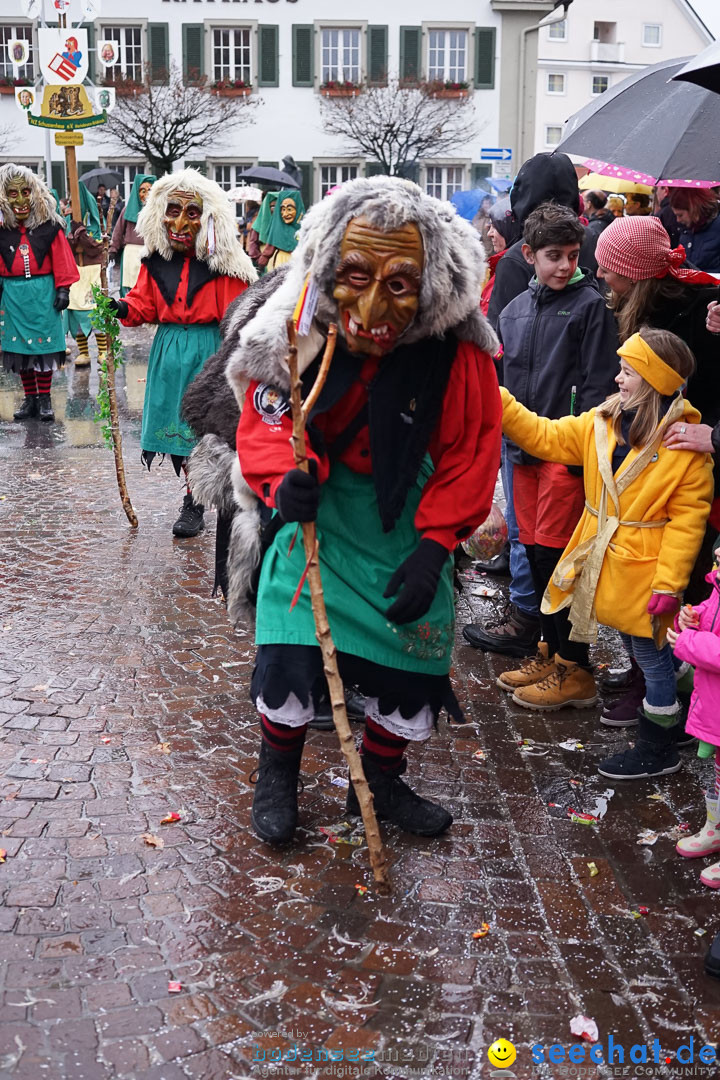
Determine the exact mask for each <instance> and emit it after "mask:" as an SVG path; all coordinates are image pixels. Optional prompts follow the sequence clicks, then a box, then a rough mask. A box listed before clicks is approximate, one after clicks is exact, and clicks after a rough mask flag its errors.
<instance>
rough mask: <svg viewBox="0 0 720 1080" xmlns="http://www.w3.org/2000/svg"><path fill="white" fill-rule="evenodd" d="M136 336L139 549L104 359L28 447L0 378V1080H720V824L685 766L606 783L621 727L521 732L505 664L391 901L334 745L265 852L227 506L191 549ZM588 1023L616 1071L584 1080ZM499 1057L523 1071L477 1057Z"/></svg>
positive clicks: (418, 762)
mask: <svg viewBox="0 0 720 1080" xmlns="http://www.w3.org/2000/svg"><path fill="white" fill-rule="evenodd" d="M127 337H128V341H129V344H130V348H129V352H128V364H127V367H126V369H125V372H124V378H123V376H122V375H121V376H120V377H119V379H118V382H119V384H122V383H123V382H125V384H126V389H124V390H122V392H121V397H122V401H123V416H124V421H123V429H124V434H125V438H126V448H125V449H126V453H125V460H126V468H127V475H128V484H129V488H130V493H131V496H132V499H133V501H134V504H135V508H136V510H137V514H138V517H139V519H140V527H139V529H138V530H137V531H133V530H131V529H130V528H129V527H128V524H127V521H126V519H125V516H124V514H123V511H122V508H121V506H120V502H119V498H118V496H117V491H116V487H115V479H114V468H113V460H112V454H111V453H110V452H109V451H108V450H106V449H104V448H103V447H102V446H101V445H100V437H99V432H98V429H97V427H96V426H95V425H94V423H93V421H92V413H93V410H94V405H93V398H94V394H95V392H96V389H97V379H96V374H95V363H94V362H93V369H92V371H91V372H90V373H88V372H87V371H73V368H72V366H70V367H69V368H68V369H67V374H63V375H61V376H59V377H56V380H55V386H54V388H53V401H54V405H55V409H56V412H57V414H58V422H57V423H56V424H55V425H41V424H39V423H38V422H32V423H29V424H25V425H20V424H14V423H12V421H11V417H12V410H13V408H14V407H16V405H17V404H18V403H19V399H20V393H19V387H18V385H17V382H16V381H15V380H14V379H12V378H7V377H2V378H1V379H0V537H1V540H0V542H1V545H2V546H1V548H0V551H1V552H2V556H1V559H0V586H1V588H2V594H1V595H2V600H1V602H0V725H1V730H0V763H1V766H2V773H3V783H2V796H3V801H2V802H1V803H0V833H1V834H2V835H1V836H0V847H2V848H4V849H5V850H6V851H7V858H6V861H5V862H4V864H2V865H0V890H1V895H2V906H0V930H1V931H2V935H1V937H0V959H1V961H2V967H1V970H0V976H1V978H2V984H1V987H0V989H1V993H2V996H1V998H0V1021H1V1024H0V1077H13V1078H18V1080H19V1078H26V1080H38V1078H42V1077H50V1078H53V1080H59V1078H61V1080H65V1078H67V1080H116V1078H118V1080H123V1078H135V1077H142V1078H147V1080H151V1078H152V1080H161V1078H162V1080H189V1078H197V1080H241V1078H246V1077H252V1078H255V1077H262V1076H277V1077H280V1076H282V1077H286V1076H302V1077H308V1078H311V1077H321V1076H337V1077H348V1076H354V1075H366V1076H378V1077H385V1078H390V1077H398V1078H400V1077H410V1076H420V1077H425V1076H427V1077H433V1076H449V1077H453V1078H457V1080H466V1078H467V1080H474V1078H485V1077H489V1076H497V1077H516V1078H518V1080H529V1078H535V1077H537V1078H544V1080H548V1078H551V1080H556V1078H560V1077H566V1076H573V1077H575V1076H577V1077H580V1076H587V1077H597V1076H630V1077H636V1076H638V1077H639V1076H643V1077H655V1078H658V1077H661V1076H663V1077H671V1076H674V1077H680V1076H683V1077H684V1076H691V1075H692V1076H706V1077H708V1078H710V1077H716V1076H717V1075H718V1073H719V1071H720V1070H719V1069H718V1066H713V1065H703V1064H699V1063H698V1056H697V1051H698V1049H699V1047H701V1046H702V1045H704V1044H706V1043H711V1044H713V1045H714V1044H715V1043H716V1042H717V1040H718V1038H719V1037H720V982H716V981H714V980H712V979H709V978H708V977H707V976H705V975H704V974H703V971H702V956H703V953H704V952H705V950H706V948H707V946H708V943H709V941H710V940H711V939H712V936H713V935H714V933H715V932H716V931H717V930H720V906H719V904H720V899H719V898H718V897H717V896H716V895H715V894H714V893H713V892H712V891H711V890H709V889H707V888H705V887H703V886H702V885H701V884H700V882H699V873H700V871H701V869H702V868H703V866H704V865H706V864H707V862H708V861H709V860H685V859H682V858H680V857H678V856H677V855H675V853H674V845H675V842H676V838H677V836H680V835H683V832H682V830H681V828H680V827H681V826H684V825H687V824H689V825H690V827H691V829H692V830H695V829H696V828H697V827H699V825H700V824H701V823H702V820H704V809H703V794H702V791H703V781H704V780H706V779H707V773H706V771H705V767H702V768H701V767H700V766H699V765H698V764H697V762H696V760H694V759H693V757H692V751H684V752H683V753H684V756H685V760H686V763H687V765H686V768H685V769H684V770H683V771H682V772H681V773H679V774H677V775H676V776H673V777H670V778H668V779H667V780H664V781H662V782H660V781H658V782H649V781H648V782H640V783H632V784H626V785H625V786H623V785H622V784H619V783H618V784H614V783H612V782H610V781H607V780H603V779H602V778H601V777H599V776H598V775H597V773H596V772H595V769H594V764H595V762H596V761H597V760H599V758H600V756H604V755H605V754H606V753H607V751H608V750H610V749H611V748H612V747H613V746H614V745H616V744H618V743H621V742H622V740H623V735H622V732H620V733H618V732H612V731H609V730H608V729H603V728H602V727H601V726H600V725H599V724H598V714H599V710H587V711H584V712H577V713H564V714H555V715H552V714H551V715H546V716H537V715H534V714H529V713H526V712H524V711H523V710H521V709H519V708H516V707H515V706H512V705H510V704H509V702H508V699H507V698H506V697H505V695H503V694H502V693H501V691H500V690H499V689H498V688H497V687H496V685H495V681H494V680H495V676H496V675H497V673H498V672H499V671H501V670H502V669H503V668H504V667H510V666H512V663H511V662H509V661H504V660H503V659H502V658H499V657H487V656H484V655H483V654H479V653H476V652H474V651H473V650H472V649H470V648H468V647H467V646H465V645H462V644H458V647H457V651H456V666H455V682H456V687H457V691H458V695H459V697H460V699H461V701H462V703H463V705H464V706H465V708H466V710H467V718H468V721H469V723H468V724H466V725H465V726H463V727H457V726H452V727H450V726H448V724H446V723H445V721H444V720H443V721H441V722H440V726H439V730H438V732H437V734H436V735H435V736H434V737H433V738H432V739H431V740H430V742H429V743H428V744H427V745H425V746H423V747H420V748H416V749H415V750H414V751H413V752H412V754H411V757H410V769H409V777H410V780H411V783H412V784H413V785H414V786H416V787H417V789H418V790H420V791H421V792H422V793H424V794H426V795H428V796H431V797H434V798H437V799H440V800H441V801H443V803H444V804H445V805H446V806H448V807H449V808H450V809H451V810H452V812H453V814H454V816H455V824H454V825H453V827H452V829H451V830H450V832H449V833H448V834H447V835H446V836H444V837H442V838H439V839H435V840H428V839H416V838H412V837H410V836H407V835H403V834H400V833H398V832H397V831H396V830H394V829H385V830H384V835H385V838H386V841H387V847H388V853H389V856H390V860H391V863H392V879H393V885H394V894H393V896H392V897H389V898H380V897H378V896H376V895H375V894H374V892H373V889H372V881H371V876H370V874H369V871H368V867H367V857H366V850H365V848H364V847H363V846H362V845H352V844H349V843H341V844H332V843H329V842H328V838H327V837H326V836H325V835H324V834H323V833H322V832H320V831H319V830H320V828H321V827H326V826H329V825H336V824H338V823H339V822H341V821H342V820H343V806H344V794H345V792H344V788H343V786H342V781H343V778H344V769H343V767H342V765H341V755H340V753H339V751H338V749H337V746H336V740H335V737H334V735H333V734H332V733H314V734H312V735H311V737H310V738H309V740H308V745H307V748H306V752H305V756H304V760H303V776H304V784H305V788H304V792H303V794H302V796H301V826H302V827H301V830H300V832H299V834H298V841H297V843H296V844H295V845H293V846H292V847H288V848H286V849H283V850H280V851H274V850H272V849H271V848H269V847H268V846H266V845H264V844H263V843H261V842H260V841H259V840H257V839H256V838H255V837H254V835H253V834H252V832H251V831H250V829H249V824H248V810H249V805H250V801H251V797H252V787H251V786H250V784H249V783H248V776H249V774H250V772H251V770H252V768H253V766H254V762H255V754H256V750H257V745H258V737H259V735H258V725H257V722H256V718H255V715H254V711H253V709H252V707H251V706H250V703H249V701H248V683H249V676H250V671H251V664H252V655H253V648H252V635H251V633H250V632H248V631H243V630H241V631H237V632H233V631H232V630H231V629H230V627H229V625H228V623H227V620H226V618H225V613H224V608H223V606H222V604H221V603H220V602H219V601H217V600H212V599H211V598H210V592H211V587H212V578H213V532H214V514H213V513H210V514H208V515H207V518H208V528H207V529H206V531H205V533H204V534H202V535H201V536H200V537H198V538H197V539H195V540H190V541H175V540H173V538H172V536H171V533H170V527H171V524H172V522H173V520H174V518H175V516H176V513H177V509H178V507H179V505H180V502H181V500H182V490H181V489H180V487H179V485H178V481H177V480H176V478H175V476H174V473H173V472H172V469H171V467H170V465H169V463H168V465H167V466H166V467H164V468H162V469H160V470H157V469H156V470H154V472H153V473H152V474H148V473H147V472H145V471H143V470H142V469H141V467H140V464H139V449H138V443H137V436H138V431H139V415H140V408H141V405H142V393H143V389H144V381H143V380H144V376H145V369H144V363H143V361H144V360H145V358H146V355H147V347H148V334H147V332H146V331H142V332H128V334H127ZM92 348H93V346H91V349H92ZM470 603H472V604H473V605H475V607H474V611H475V617H476V618H477V617H479V616H480V615H481V614H487V615H489V614H491V613H492V610H493V607H494V605H495V603H496V600H480V599H475V598H469V597H468V596H467V594H465V595H464V596H463V597H462V598H461V599H460V601H459V612H458V615H459V618H458V623H459V625H462V624H463V623H464V622H466V621H468V620H469V618H470V616H471V608H470V606H469V605H470ZM613 648H614V645H613V642H612V640H611V639H607V640H606V641H605V642H604V644H603V646H602V647H601V648H600V649H599V650H598V652H597V655H596V659H597V660H599V661H601V660H608V659H609V658H610V656H611V654H612V650H613ZM358 731H359V729H358ZM523 739H527V740H532V741H533V744H534V745H531V746H530V747H529V748H528V747H526V748H525V749H522V748H521V746H520V743H522V740H523ZM578 742H579V743H580V746H578V745H577V743H578ZM560 743H565V744H566V746H565V747H564V748H563V747H560V746H559V745H558V744H560ZM478 750H482V751H484V756H482V757H480V758H478V757H476V752H477V751H478ZM334 781H338V782H334ZM568 809H574V810H577V811H585V812H590V813H592V814H594V815H595V816H598V817H600V816H601V815H602V816H601V817H600V820H599V821H598V822H597V823H596V824H591V825H586V824H581V823H579V822H574V821H571V820H570V818H569V817H568ZM172 812H177V813H179V815H180V820H179V821H178V822H171V823H168V824H162V819H163V818H164V817H166V816H168V815H169V814H170V813H172ZM643 830H647V831H648V832H649V833H650V834H651V835H650V836H647V834H643V835H645V837H646V838H647V839H650V840H651V841H652V842H651V843H650V844H643V845H641V844H639V843H638V840H639V839H640V838H641V837H640V834H641V833H643ZM595 870H597V873H595ZM357 885H362V886H368V887H369V890H368V892H367V893H366V894H365V895H363V894H362V893H361V892H359V891H358V889H357V888H356V886H357ZM640 908H647V909H648V910H647V913H646V914H645V913H643V914H641V913H640V911H639V909H640ZM482 923H487V924H488V926H489V931H488V933H487V934H486V936H484V937H474V936H473V935H474V933H475V932H476V931H478V929H479V928H480V927H481V924H482ZM701 930H704V931H705V933H704V934H703V935H702V936H699V931H701ZM173 983H177V984H179V989H178V988H177V987H173V986H172V984H173ZM578 1014H584V1015H585V1016H587V1017H589V1018H591V1019H594V1020H595V1022H596V1023H597V1026H598V1030H599V1040H600V1041H601V1042H602V1043H603V1044H607V1040H608V1037H609V1036H610V1035H612V1037H613V1039H614V1042H615V1044H616V1046H617V1044H620V1046H621V1047H623V1048H624V1062H623V1064H622V1065H621V1064H616V1065H615V1066H614V1068H612V1069H611V1068H609V1067H607V1066H605V1065H598V1064H594V1063H590V1062H588V1060H587V1057H586V1059H585V1062H584V1063H583V1064H580V1063H579V1061H580V1060H581V1059H580V1058H579V1053H580V1051H579V1050H576V1051H574V1058H575V1062H576V1063H575V1064H571V1065H568V1064H567V1060H566V1061H565V1063H564V1064H563V1063H562V1058H561V1057H560V1054H561V1053H562V1052H563V1051H562V1048H565V1049H567V1048H569V1047H571V1046H576V1047H581V1046H582V1045H583V1044H581V1043H580V1041H579V1040H576V1039H574V1038H573V1036H572V1035H571V1033H570V1020H571V1019H572V1018H573V1017H574V1016H576V1015H578ZM691 1036H692V1037H693V1038H694V1051H695V1064H694V1065H690V1064H681V1063H680V1062H679V1061H678V1060H677V1058H676V1054H677V1051H678V1049H679V1048H680V1047H681V1046H683V1045H687V1044H689V1041H690V1038H691ZM500 1037H504V1038H506V1039H509V1040H511V1041H512V1042H513V1043H514V1045H515V1048H516V1050H517V1058H516V1060H515V1062H514V1063H513V1064H512V1065H511V1066H510V1067H509V1068H495V1067H494V1066H493V1065H492V1064H491V1063H490V1062H489V1060H488V1058H487V1050H488V1047H489V1046H490V1045H491V1044H492V1043H493V1042H494V1041H495V1040H496V1039H498V1038H500ZM655 1039H657V1040H658V1043H657V1044H655V1045H656V1048H657V1049H658V1050H659V1051H661V1053H660V1054H659V1058H658V1062H657V1063H655V1057H656V1056H657V1055H654V1051H653V1040H655ZM536 1044H542V1046H544V1047H545V1050H544V1052H543V1053H544V1059H545V1061H546V1062H547V1061H549V1060H550V1059H549V1057H548V1050H547V1048H548V1047H549V1046H550V1045H551V1044H559V1049H558V1050H557V1051H555V1052H554V1063H552V1064H542V1065H534V1064H533V1062H532V1060H531V1050H530V1047H531V1046H533V1045H536ZM633 1044H638V1045H641V1046H645V1045H647V1046H648V1047H649V1051H648V1054H647V1062H649V1064H641V1065H639V1064H630V1058H629V1052H630V1047H631V1046H632V1045H633ZM584 1045H585V1046H586V1047H587V1046H588V1044H587V1043H585V1044H584ZM539 1054H540V1051H538V1050H536V1051H535V1056H536V1057H538V1056H539ZM619 1056H620V1055H619V1051H616V1053H615V1061H616V1062H619ZM683 1057H687V1053H685V1054H683V1053H682V1052H681V1054H680V1059H681V1060H682V1058H683ZM278 1059H282V1062H281V1063H280V1064H278V1063H277V1062H278ZM666 1059H668V1060H667V1061H666ZM635 1060H636V1061H638V1060H639V1061H641V1062H642V1060H643V1059H642V1056H641V1055H640V1052H639V1051H638V1056H637V1057H636V1059H635ZM358 1062H359V1063H360V1064H358ZM363 1070H364V1071H363Z"/></svg>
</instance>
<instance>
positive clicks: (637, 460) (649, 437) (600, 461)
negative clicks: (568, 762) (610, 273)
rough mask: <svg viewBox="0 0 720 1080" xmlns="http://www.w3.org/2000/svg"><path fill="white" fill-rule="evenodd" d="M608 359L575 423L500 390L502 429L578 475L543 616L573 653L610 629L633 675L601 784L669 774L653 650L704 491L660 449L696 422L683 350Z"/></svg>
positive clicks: (661, 657) (673, 345) (668, 674)
mask: <svg viewBox="0 0 720 1080" xmlns="http://www.w3.org/2000/svg"><path fill="white" fill-rule="evenodd" d="M658 224H659V222H658ZM610 228H612V226H610ZM660 228H662V226H661V225H660ZM603 235H604V234H603ZM618 355H619V356H620V358H621V363H620V372H619V374H618V375H617V377H616V380H615V381H616V382H617V384H618V387H619V392H618V393H617V394H615V395H613V396H612V397H611V398H609V399H608V400H607V401H606V402H605V403H604V404H603V405H600V406H599V407H598V408H595V409H591V410H590V411H589V412H585V413H583V414H582V415H581V416H566V417H563V418H562V419H559V420H548V419H546V418H545V417H539V416H536V415H535V414H534V413H532V412H530V411H529V410H528V409H526V408H524V406H522V405H520V404H519V403H518V402H517V401H516V400H515V399H514V398H513V397H512V395H511V394H509V393H508V392H507V391H506V390H502V395H503V430H504V431H505V432H506V433H507V434H508V435H509V436H510V438H511V439H512V440H513V441H514V442H516V443H517V444H518V445H519V446H521V447H522V448H523V449H524V450H526V451H527V452H528V453H532V454H534V455H536V456H538V457H541V458H542V459H543V460H545V461H557V462H562V463H564V464H566V465H582V466H583V470H584V474H583V475H584V483H585V499H586V504H585V511H584V513H583V515H582V517H581V519H580V521H579V523H578V526H577V528H576V529H575V532H574V533H573V536H572V539H571V540H570V542H569V544H568V546H567V548H566V549H565V552H564V553H563V556H562V558H561V559H560V562H559V563H558V565H557V567H556V569H555V572H554V573H553V576H552V579H551V581H550V584H549V585H548V588H547V591H546V593H545V597H544V599H543V611H546V612H548V613H550V612H553V611H559V610H561V609H563V608H569V618H570V622H571V624H572V635H571V636H572V638H573V640H575V641H579V642H593V641H595V640H596V638H597V629H598V623H599V622H600V623H604V624H605V625H606V626H611V627H614V628H615V629H616V630H618V631H619V632H620V633H621V635H622V638H623V642H624V644H625V647H626V648H627V650H628V652H629V654H630V655H631V656H633V657H634V658H635V661H636V663H637V664H638V665H639V666H640V668H641V670H642V672H643V675H644V677H645V686H646V693H645V698H644V700H643V703H642V709H641V713H640V716H639V725H640V726H639V733H638V738H637V741H636V743H635V745H634V747H631V748H630V749H628V750H625V751H622V752H621V753H619V754H615V755H613V756H612V757H610V758H608V759H607V760H606V761H603V762H601V763H600V765H599V766H598V771H599V772H600V773H601V774H602V775H603V776H608V777H610V778H611V779H613V780H632V779H640V778H642V777H647V776H664V775H666V774H668V773H674V772H677V770H678V769H679V768H680V760H679V757H678V753H677V746H676V738H677V734H678V732H679V729H680V725H679V724H678V719H679V711H680V706H679V704H678V701H677V695H676V683H675V669H674V666H673V658H672V653H671V651H670V648H669V646H668V645H667V644H666V643H664V639H665V632H666V630H667V628H668V626H669V625H671V623H672V618H673V616H674V615H675V614H676V613H677V611H678V609H679V607H680V598H681V596H682V593H683V589H684V588H685V586H686V585H687V582H688V578H689V576H690V570H691V569H692V566H693V563H694V562H695V558H696V555H697V552H698V550H699V548H700V544H701V542H702V537H703V533H704V531H705V521H706V519H707V516H708V513H709V511H710V500H711V498H712V490H713V481H712V462H711V460H710V458H709V457H708V455H706V454H698V453H695V452H693V451H687V450H685V451H677V452H674V453H673V452H672V451H670V450H668V449H666V448H665V447H664V446H663V445H662V440H663V436H664V434H665V431H666V429H667V428H668V427H669V426H670V425H671V424H673V423H674V422H675V421H676V420H678V419H679V418H680V417H682V420H683V422H684V423H686V424H696V423H698V421H699V419H700V414H699V413H698V412H697V410H696V409H694V408H693V407H692V405H691V404H690V403H689V401H687V400H686V399H685V398H683V396H682V389H683V387H684V385H685V383H686V381H687V379H688V377H689V375H690V374H691V372H692V369H693V365H694V360H693V356H692V353H691V352H690V350H689V349H688V347H687V345H685V343H684V342H682V341H681V340H680V338H678V337H676V336H675V335H674V334H671V333H668V332H667V331H665V330H651V329H649V328H643V330H642V333H641V334H633V336H632V337H630V338H628V340H627V341H626V342H625V343H624V344H623V345H621V346H620V348H619V349H618Z"/></svg>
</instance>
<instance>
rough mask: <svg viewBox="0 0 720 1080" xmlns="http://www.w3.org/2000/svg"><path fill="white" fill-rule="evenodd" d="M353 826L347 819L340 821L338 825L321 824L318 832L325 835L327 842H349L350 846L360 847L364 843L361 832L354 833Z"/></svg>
mask: <svg viewBox="0 0 720 1080" xmlns="http://www.w3.org/2000/svg"><path fill="white" fill-rule="evenodd" d="M354 828H355V827H354V826H353V825H351V824H350V823H349V822H348V821H341V822H340V823H339V824H338V825H321V826H320V828H319V829H318V832H320V833H322V834H323V836H326V837H327V840H328V843H329V844H350V846H351V847H360V846H361V845H362V844H364V843H365V836H364V834H363V833H361V832H360V833H356V832H355V831H354Z"/></svg>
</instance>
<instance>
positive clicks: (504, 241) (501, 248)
mask: <svg viewBox="0 0 720 1080" xmlns="http://www.w3.org/2000/svg"><path fill="white" fill-rule="evenodd" d="M488 221H489V222H490V224H489V225H488V227H487V235H488V239H489V240H490V243H491V244H492V249H493V254H492V255H491V256H490V258H489V259H488V261H487V265H488V271H489V273H488V278H487V281H486V282H485V284H484V286H483V291H482V295H481V297H480V310H481V311H482V313H483V315H487V313H488V307H489V304H490V297H491V296H492V291H493V289H494V287H495V273H496V270H497V264H498V263H499V262H500V260H501V259H502V257H503V255H504V254H505V252H506V251H507V250H508V248H509V247H511V246H512V245H513V244H514V243H516V241H517V240H519V239H520V236H521V234H522V229H521V228H520V226H519V225H518V223H517V222H516V220H515V218H514V217H513V213H512V209H511V207H510V200H509V199H508V198H505V199H498V201H497V202H496V203H494V204H493V205H492V206H491V207H490V210H489V214H488Z"/></svg>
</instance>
